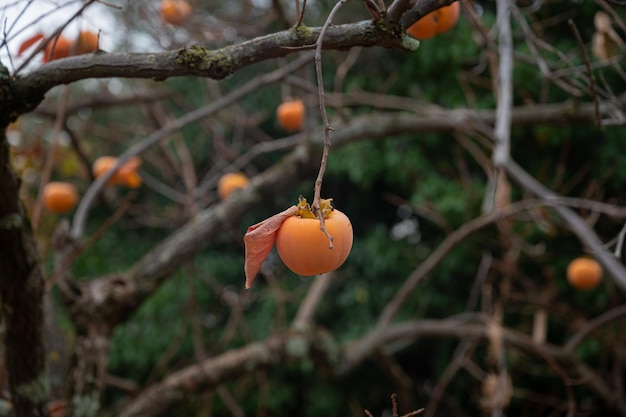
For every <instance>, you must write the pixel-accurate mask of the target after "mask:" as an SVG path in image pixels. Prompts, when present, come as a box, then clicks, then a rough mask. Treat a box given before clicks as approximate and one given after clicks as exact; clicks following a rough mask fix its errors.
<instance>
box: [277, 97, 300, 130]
mask: <svg viewBox="0 0 626 417" xmlns="http://www.w3.org/2000/svg"><path fill="white" fill-rule="evenodd" d="M276 119H277V120H278V125H279V126H280V127H281V128H282V129H283V130H285V131H286V132H297V131H298V130H300V129H302V125H303V124H304V103H303V102H302V100H300V99H296V100H288V101H284V102H282V103H281V104H280V105H279V106H278V108H277V109H276Z"/></svg>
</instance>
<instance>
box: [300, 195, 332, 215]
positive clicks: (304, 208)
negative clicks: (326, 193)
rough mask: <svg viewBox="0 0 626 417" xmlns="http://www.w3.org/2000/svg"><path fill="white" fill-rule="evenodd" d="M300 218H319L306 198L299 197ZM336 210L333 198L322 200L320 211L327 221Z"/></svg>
mask: <svg viewBox="0 0 626 417" xmlns="http://www.w3.org/2000/svg"><path fill="white" fill-rule="evenodd" d="M297 207H298V216H299V217H302V218H303V219H317V218H318V217H317V216H316V215H315V213H313V210H312V209H311V205H310V204H309V203H308V202H307V201H306V198H304V197H302V196H299V197H298V206H297ZM333 210H334V208H333V199H332V198H320V208H319V211H320V212H321V214H322V217H323V218H325V219H327V218H328V216H329V215H330V213H331V212H332V211H333Z"/></svg>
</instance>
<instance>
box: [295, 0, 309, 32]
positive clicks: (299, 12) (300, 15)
mask: <svg viewBox="0 0 626 417" xmlns="http://www.w3.org/2000/svg"><path fill="white" fill-rule="evenodd" d="M295 1H296V14H297V19H298V20H297V21H296V25H295V27H296V28H297V27H300V25H301V24H302V20H304V11H305V10H306V0H302V10H300V0H295Z"/></svg>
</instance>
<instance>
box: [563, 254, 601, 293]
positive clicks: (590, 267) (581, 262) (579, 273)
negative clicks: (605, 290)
mask: <svg viewBox="0 0 626 417" xmlns="http://www.w3.org/2000/svg"><path fill="white" fill-rule="evenodd" d="M566 274H567V281H568V282H569V283H570V285H571V286H572V287H574V288H577V289H579V290H591V289H593V288H595V287H597V286H598V284H599V283H600V281H601V280H602V267H601V266H600V264H599V263H598V262H597V261H596V260H595V259H591V258H586V257H580V258H576V259H574V260H573V261H571V262H570V263H569V265H568V266H567V271H566Z"/></svg>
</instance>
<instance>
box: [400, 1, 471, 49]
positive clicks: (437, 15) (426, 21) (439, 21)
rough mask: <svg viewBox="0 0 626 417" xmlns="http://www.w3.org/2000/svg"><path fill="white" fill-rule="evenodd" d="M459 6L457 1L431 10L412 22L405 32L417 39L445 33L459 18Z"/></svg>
mask: <svg viewBox="0 0 626 417" xmlns="http://www.w3.org/2000/svg"><path fill="white" fill-rule="evenodd" d="M460 13H461V6H460V5H459V2H458V1H455V2H454V3H452V4H450V5H448V6H444V7H442V8H440V9H437V10H433V11H432V12H430V13H428V14H427V15H426V16H424V17H422V18H421V19H420V20H418V21H417V22H415V23H413V24H412V25H411V26H410V27H409V28H408V29H407V31H406V32H407V33H408V34H409V35H411V36H412V37H414V38H416V39H419V40H426V39H430V38H432V37H434V36H435V35H438V34H441V33H445V32H447V31H449V30H450V29H452V28H453V27H454V25H456V22H458V20H459V15H460Z"/></svg>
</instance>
